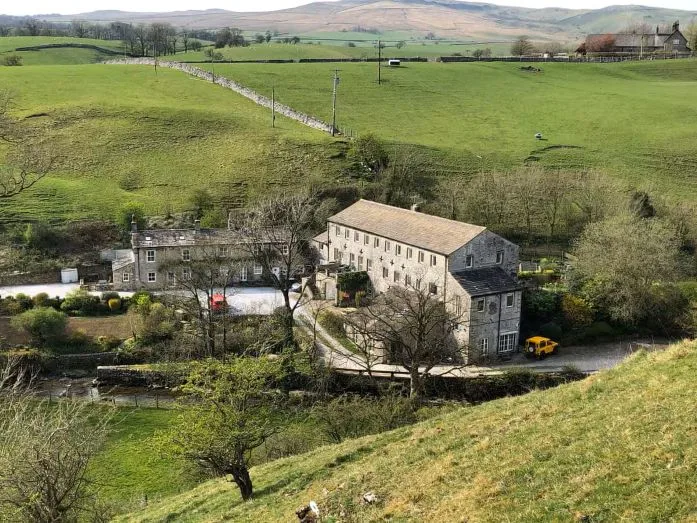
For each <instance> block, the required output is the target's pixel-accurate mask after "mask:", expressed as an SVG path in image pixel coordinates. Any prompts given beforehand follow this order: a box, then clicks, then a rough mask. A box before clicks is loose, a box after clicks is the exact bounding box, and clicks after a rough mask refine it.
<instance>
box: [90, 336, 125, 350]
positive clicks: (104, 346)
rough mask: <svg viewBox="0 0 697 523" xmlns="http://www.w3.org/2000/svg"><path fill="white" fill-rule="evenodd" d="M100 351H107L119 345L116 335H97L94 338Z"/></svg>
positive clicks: (119, 341)
mask: <svg viewBox="0 0 697 523" xmlns="http://www.w3.org/2000/svg"><path fill="white" fill-rule="evenodd" d="M96 342H97V346H98V348H99V351H100V352H109V351H112V350H114V349H117V348H118V347H120V346H121V343H122V342H121V340H120V339H119V338H117V337H116V336H99V337H98V338H97V339H96Z"/></svg>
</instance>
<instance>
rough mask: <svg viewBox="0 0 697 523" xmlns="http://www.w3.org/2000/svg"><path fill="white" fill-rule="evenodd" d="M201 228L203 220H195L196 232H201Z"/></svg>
mask: <svg viewBox="0 0 697 523" xmlns="http://www.w3.org/2000/svg"><path fill="white" fill-rule="evenodd" d="M200 230H201V220H199V219H196V220H194V232H199V231H200Z"/></svg>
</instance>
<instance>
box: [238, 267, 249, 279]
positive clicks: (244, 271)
mask: <svg viewBox="0 0 697 523" xmlns="http://www.w3.org/2000/svg"><path fill="white" fill-rule="evenodd" d="M240 280H241V281H247V267H242V270H241V271H240Z"/></svg>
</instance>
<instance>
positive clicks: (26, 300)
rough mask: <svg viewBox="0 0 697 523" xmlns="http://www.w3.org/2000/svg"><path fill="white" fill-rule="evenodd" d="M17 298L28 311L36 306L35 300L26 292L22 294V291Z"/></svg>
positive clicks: (20, 304) (23, 308)
mask: <svg viewBox="0 0 697 523" xmlns="http://www.w3.org/2000/svg"><path fill="white" fill-rule="evenodd" d="M15 300H16V301H17V303H18V304H19V306H20V307H21V308H22V310H23V311H28V310H29V309H31V308H32V307H34V302H33V300H32V299H31V298H30V297H29V296H27V295H26V294H22V293H21V292H20V293H19V294H16V295H15Z"/></svg>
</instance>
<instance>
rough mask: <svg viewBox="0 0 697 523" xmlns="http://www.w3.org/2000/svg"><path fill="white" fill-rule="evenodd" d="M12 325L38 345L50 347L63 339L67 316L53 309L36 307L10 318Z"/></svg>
mask: <svg viewBox="0 0 697 523" xmlns="http://www.w3.org/2000/svg"><path fill="white" fill-rule="evenodd" d="M12 326H13V327H14V328H16V329H20V330H23V331H24V332H26V333H27V334H29V335H30V336H31V338H32V342H33V343H35V344H36V345H37V346H39V347H52V346H55V345H56V344H58V343H60V342H62V341H63V340H65V337H66V328H67V326H68V317H67V316H66V315H65V314H63V313H62V312H59V311H57V310H55V309H51V308H48V307H37V308H36V309H32V310H28V311H25V312H23V313H21V314H20V315H18V316H15V317H14V318H12Z"/></svg>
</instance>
